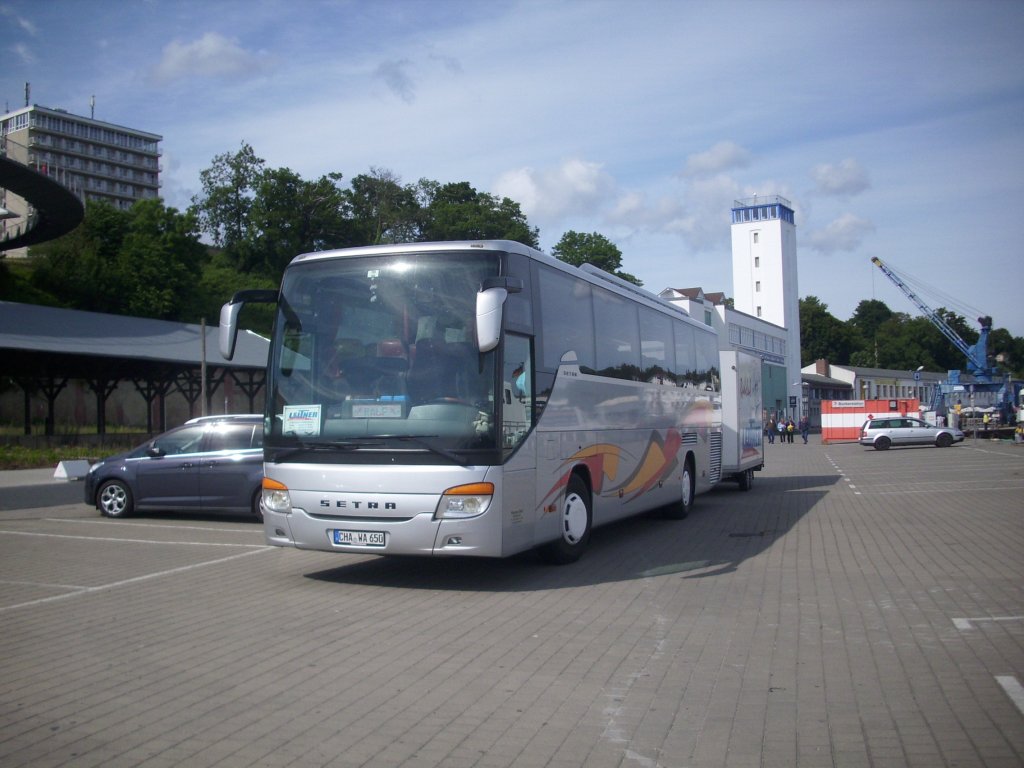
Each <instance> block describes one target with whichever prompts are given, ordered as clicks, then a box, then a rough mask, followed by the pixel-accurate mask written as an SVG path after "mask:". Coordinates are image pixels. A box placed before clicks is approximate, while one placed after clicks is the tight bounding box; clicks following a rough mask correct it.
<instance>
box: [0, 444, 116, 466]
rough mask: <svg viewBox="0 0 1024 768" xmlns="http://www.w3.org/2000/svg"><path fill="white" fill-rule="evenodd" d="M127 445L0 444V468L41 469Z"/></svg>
mask: <svg viewBox="0 0 1024 768" xmlns="http://www.w3.org/2000/svg"><path fill="white" fill-rule="evenodd" d="M128 447H129V446H122V447H117V446H112V445H103V446H96V445H55V446H49V447H47V448H27V447H25V446H21V445H0V470H5V469H42V468H46V467H56V466H57V464H58V463H59V462H61V461H65V460H68V459H93V460H95V459H98V458H101V457H103V456H109V455H111V454H113V453H120V452H121V451H122V450H124V449H125V448H128Z"/></svg>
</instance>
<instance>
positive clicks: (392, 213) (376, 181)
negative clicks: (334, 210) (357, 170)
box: [344, 168, 423, 245]
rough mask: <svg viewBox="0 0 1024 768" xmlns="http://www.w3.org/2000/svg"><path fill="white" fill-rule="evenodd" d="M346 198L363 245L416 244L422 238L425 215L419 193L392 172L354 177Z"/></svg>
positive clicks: (378, 170) (378, 171) (349, 212)
mask: <svg viewBox="0 0 1024 768" xmlns="http://www.w3.org/2000/svg"><path fill="white" fill-rule="evenodd" d="M344 198H345V203H346V206H347V211H348V215H349V216H350V218H351V220H352V228H353V230H354V236H355V238H356V240H357V242H358V243H359V244H360V245H376V244H378V243H403V242H413V241H415V240H418V239H419V238H420V226H421V220H422V217H423V216H422V209H421V208H420V204H419V200H418V199H417V190H416V188H415V187H412V186H403V185H402V180H401V179H400V178H399V177H398V176H397V175H395V174H394V173H392V172H391V171H388V170H383V169H380V168H370V172H369V173H361V174H359V175H358V176H355V177H353V179H352V182H351V183H350V184H349V189H347V190H345V192H344Z"/></svg>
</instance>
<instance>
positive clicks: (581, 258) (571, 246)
mask: <svg viewBox="0 0 1024 768" xmlns="http://www.w3.org/2000/svg"><path fill="white" fill-rule="evenodd" d="M551 255H552V256H554V257H555V258H556V259H559V260H560V261H564V262H565V263H566V264H572V265H574V266H577V267H578V266H580V265H581V264H593V265H594V266H595V267H599V268H600V269H603V270H604V271H605V272H610V273H611V274H613V275H615V276H616V277H620V278H622V279H623V280H628V281H629V282H631V283H633V284H634V285H643V282H641V281H640V280H639V279H638V278H637V277H634V276H633V275H631V274H629V273H628V272H623V271H622V251H620V250H619V247H618V246H617V245H615V243H613V242H612V241H611V240H609V239H608V238H607V237H605V236H604V235H602V234H600V233H598V232H591V233H590V234H584V233H582V232H574V231H573V230H569V231H568V232H566V233H565V234H564V235H562V237H561V239H560V240H559V241H558V243H557V244H556V245H555V247H554V248H552V249H551Z"/></svg>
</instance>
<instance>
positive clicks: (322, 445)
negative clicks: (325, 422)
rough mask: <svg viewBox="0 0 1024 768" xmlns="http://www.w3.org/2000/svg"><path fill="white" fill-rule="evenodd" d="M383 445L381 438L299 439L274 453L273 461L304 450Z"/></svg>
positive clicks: (356, 448) (277, 461)
mask: <svg viewBox="0 0 1024 768" xmlns="http://www.w3.org/2000/svg"><path fill="white" fill-rule="evenodd" d="M375 445H383V443H381V442H380V441H379V440H375V439H374V440H366V439H356V440H326V441H322V440H318V441H316V442H313V441H310V440H299V441H298V442H297V443H296V444H295V445H292V446H288V447H287V448H281V449H279V450H278V451H277V453H275V454H274V455H273V458H271V461H273V462H274V463H275V464H278V463H280V462H281V461H283V460H284V459H287V458H288V457H290V456H294V455H295V454H297V453H303V452H304V451H339V452H343V451H355V450H358V449H359V448H364V447H366V446H375Z"/></svg>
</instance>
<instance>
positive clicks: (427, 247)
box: [288, 240, 710, 330]
mask: <svg viewBox="0 0 1024 768" xmlns="http://www.w3.org/2000/svg"><path fill="white" fill-rule="evenodd" d="M452 251H467V252H469V251H500V252H504V253H517V254H520V255H522V256H526V257H527V258H530V259H534V260H535V261H540V262H543V263H544V264H547V265H548V266H551V267H554V268H555V269H558V270H561V271H563V272H566V273H567V274H571V275H573V276H575V277H577V278H580V279H583V280H585V281H587V282H588V283H591V284H592V285H599V286H601V287H602V288H605V289H608V290H611V291H613V292H614V293H617V294H619V295H622V296H626V297H629V298H631V299H634V300H638V301H640V302H642V303H645V304H647V305H648V306H653V307H655V308H657V309H660V310H663V311H667V312H669V313H672V314H675V315H678V316H679V317H680V318H681V319H685V320H689V321H690V322H691V323H693V324H695V325H697V326H699V327H701V328H707V326H705V325H704V324H703V323H700V322H698V321H696V320H694V319H693V318H692V317H690V314H689V312H687V311H686V310H685V309H683V308H682V307H679V306H677V305H675V304H673V303H672V302H670V301H667V300H665V299H663V298H661V297H660V296H657V295H656V294H654V293H651V292H650V291H648V290H647V289H645V288H642V287H640V286H638V285H634V284H633V283H629V282H627V281H625V280H623V279H622V278H619V277H616V276H615V275H613V274H611V273H609V272H606V271H605V270H603V269H601V268H599V267H595V266H594V265H593V264H583V265H582V266H579V267H577V266H575V265H573V264H569V263H568V262H565V261H560V260H559V259H556V258H555V257H554V256H551V255H549V254H547V253H544V252H543V251H540V250H537V249H536V248H531V247H530V246H528V245H523V244H522V243H520V242H517V241H515V240H445V241H436V242H412V243H386V244H383V245H364V246H356V247H354V248H337V249H334V250H329V251H313V252H311V253H303V254H301V255H299V256H296V257H295V258H294V259H292V261H291V264H289V265H288V266H289V267H291V266H294V265H298V264H303V263H307V262H312V261H326V260H330V259H347V258H358V257H361V256H381V255H384V254H389V253H390V254H401V253H441V252H448V253H451V252H452ZM709 330H710V329H709Z"/></svg>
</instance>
